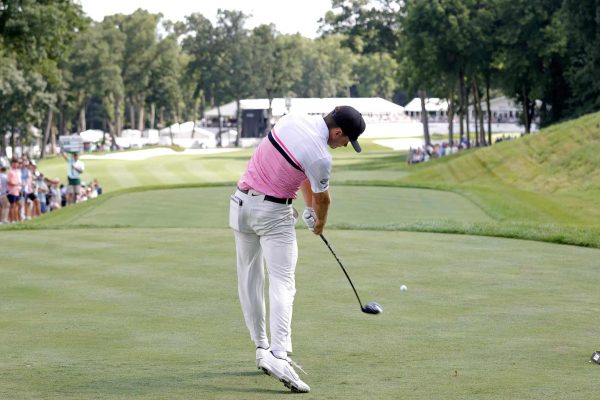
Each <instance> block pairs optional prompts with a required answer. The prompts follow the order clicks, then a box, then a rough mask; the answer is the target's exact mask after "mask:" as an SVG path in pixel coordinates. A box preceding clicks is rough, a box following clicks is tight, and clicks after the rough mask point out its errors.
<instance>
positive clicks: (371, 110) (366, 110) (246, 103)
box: [204, 97, 405, 121]
mask: <svg viewBox="0 0 600 400" xmlns="http://www.w3.org/2000/svg"><path fill="white" fill-rule="evenodd" d="M340 105H345V106H352V107H354V108H356V109H357V110H358V111H360V112H361V113H362V114H363V116H364V117H365V119H366V120H377V121H381V120H384V121H385V120H402V119H405V118H404V107H402V106H400V105H398V104H394V103H392V102H391V101H387V100H385V99H382V98H380V97H328V98H300V97H298V98H292V97H288V98H282V97H278V98H274V99H273V101H272V103H271V109H272V114H273V117H274V118H279V117H281V116H283V115H285V114H288V113H296V112H298V113H304V114H319V115H325V114H328V113H329V112H331V110H333V109H334V108H335V106H340ZM240 108H241V109H242V110H268V109H269V99H243V100H241V101H240ZM236 114H237V104H236V102H235V101H234V102H231V103H227V104H224V105H223V106H221V116H222V117H224V118H235V117H236ZM217 116H218V112H217V109H216V108H212V109H210V110H208V111H206V112H205V113H204V117H205V118H217Z"/></svg>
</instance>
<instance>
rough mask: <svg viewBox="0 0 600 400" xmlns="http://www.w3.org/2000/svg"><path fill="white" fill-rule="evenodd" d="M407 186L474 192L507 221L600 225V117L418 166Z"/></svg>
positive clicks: (558, 126) (483, 202)
mask: <svg viewBox="0 0 600 400" xmlns="http://www.w3.org/2000/svg"><path fill="white" fill-rule="evenodd" d="M403 181H404V182H406V183H414V184H422V183H425V182H427V183H429V184H431V185H436V186H443V187H450V186H451V187H453V188H455V190H460V191H465V192H469V193H471V194H472V197H477V198H479V199H481V201H480V202H479V203H480V205H481V206H482V207H486V205H488V206H487V207H488V208H491V209H494V208H495V209H496V210H497V212H495V213H494V214H496V215H498V216H500V217H504V218H505V219H515V218H524V219H533V220H538V221H548V222H556V223H575V224H584V225H600V200H599V199H600V113H596V114H591V115H587V116H585V117H582V118H579V119H577V120H573V121H568V122H565V123H561V124H557V125H554V126H552V127H550V128H547V129H544V130H542V131H541V132H540V133H537V134H534V135H530V136H527V137H524V138H521V139H519V140H514V141H509V142H503V143H499V144H496V145H494V146H492V147H488V148H485V149H477V150H472V151H467V152H464V153H462V154H458V155H456V156H453V157H448V158H443V159H440V160H438V161H436V163H428V164H425V165H421V166H417V167H416V168H415V172H414V173H413V174H410V175H409V176H407V177H405V178H404V179H403ZM498 194H502V195H503V196H502V197H501V198H500V199H499V200H496V201H494V200H493V197H494V196H497V195H498Z"/></svg>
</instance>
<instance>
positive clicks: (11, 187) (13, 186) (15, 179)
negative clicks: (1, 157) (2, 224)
mask: <svg viewBox="0 0 600 400" xmlns="http://www.w3.org/2000/svg"><path fill="white" fill-rule="evenodd" d="M7 177H8V195H7V197H8V202H9V203H10V211H9V213H8V214H9V216H8V219H9V221H10V222H11V223H15V222H18V221H20V220H21V219H20V218H19V199H20V197H21V163H20V161H19V160H18V159H17V158H13V159H12V160H11V162H10V171H8V174H7Z"/></svg>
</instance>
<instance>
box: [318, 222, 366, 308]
mask: <svg viewBox="0 0 600 400" xmlns="http://www.w3.org/2000/svg"><path fill="white" fill-rule="evenodd" d="M319 236H321V239H323V241H324V242H325V245H327V248H328V249H329V251H331V254H333V256H334V257H335V259H336V260H337V262H338V264H340V267H342V271H344V275H346V278H348V282H350V286H352V290H354V294H355V295H356V299H357V300H358V304H360V309H361V310H362V309H363V305H362V301H360V297H358V292H357V291H356V289H355V288H354V284H353V283H352V279H350V276H349V275H348V273H347V272H346V268H344V266H343V265H342V262H341V261H340V259H339V258H338V256H337V255H336V254H335V251H333V249H332V248H331V246H330V245H329V242H328V241H327V239H325V236H323V234H321V235H319Z"/></svg>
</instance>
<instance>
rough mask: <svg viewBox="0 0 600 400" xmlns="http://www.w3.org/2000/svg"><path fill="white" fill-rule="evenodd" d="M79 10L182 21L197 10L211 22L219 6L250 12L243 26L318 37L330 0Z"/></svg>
mask: <svg viewBox="0 0 600 400" xmlns="http://www.w3.org/2000/svg"><path fill="white" fill-rule="evenodd" d="M79 2H80V3H81V5H82V7H83V11H84V12H85V13H86V14H87V15H88V16H89V17H91V18H92V19H94V20H95V21H102V19H103V18H104V16H106V15H112V14H131V13H133V12H134V11H135V10H137V9H138V8H142V9H145V10H147V11H149V12H151V13H159V12H160V13H162V14H163V16H164V18H165V19H170V20H173V21H183V20H184V18H185V16H186V15H190V14H192V13H195V12H196V13H200V14H202V15H204V16H205V17H206V18H208V19H210V20H211V21H213V22H215V16H216V15H217V10H218V9H219V8H221V9H224V10H239V11H243V12H244V13H245V14H251V15H252V17H251V18H249V19H248V21H247V23H246V27H247V28H249V29H251V28H254V27H255V26H257V25H260V24H268V23H274V24H275V26H276V27H277V30H278V31H279V32H281V33H289V34H293V33H298V32H299V33H300V34H301V35H303V36H305V37H308V38H313V39H314V38H315V37H317V36H318V33H317V30H318V27H319V23H318V20H319V19H320V18H322V17H323V16H324V15H325V13H326V12H327V10H329V9H330V8H331V0H270V1H269V0H79Z"/></svg>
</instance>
